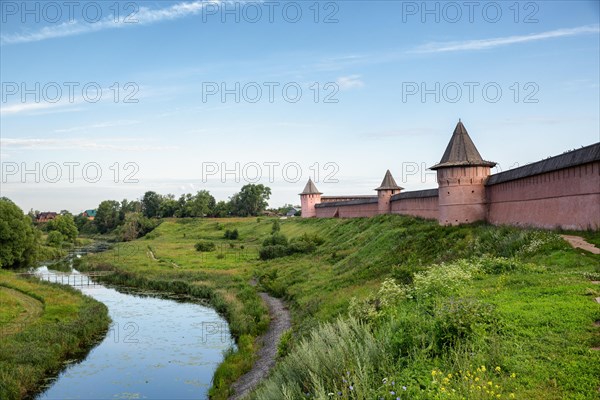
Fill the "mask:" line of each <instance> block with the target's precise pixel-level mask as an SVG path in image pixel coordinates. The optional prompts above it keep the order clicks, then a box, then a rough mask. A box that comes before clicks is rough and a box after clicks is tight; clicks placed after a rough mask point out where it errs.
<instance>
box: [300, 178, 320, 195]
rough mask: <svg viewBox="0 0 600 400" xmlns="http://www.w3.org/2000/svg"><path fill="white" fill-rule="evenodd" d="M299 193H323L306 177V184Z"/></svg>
mask: <svg viewBox="0 0 600 400" xmlns="http://www.w3.org/2000/svg"><path fill="white" fill-rule="evenodd" d="M300 194H323V193H321V192H319V189H317V187H316V186H315V184H314V183H313V181H312V179H311V178H308V182H306V186H304V190H303V191H302V193H300Z"/></svg>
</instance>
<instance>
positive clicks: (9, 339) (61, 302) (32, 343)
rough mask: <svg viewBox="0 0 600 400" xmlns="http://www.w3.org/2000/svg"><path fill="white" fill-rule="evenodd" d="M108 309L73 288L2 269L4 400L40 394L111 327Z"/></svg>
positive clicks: (0, 388) (0, 373)
mask: <svg viewBox="0 0 600 400" xmlns="http://www.w3.org/2000/svg"><path fill="white" fill-rule="evenodd" d="M109 322H110V320H109V318H108V311H107V309H106V307H105V306H104V305H103V304H102V303H99V302H97V301H95V300H93V299H91V298H90V297H87V296H84V295H82V294H81V293H80V292H79V291H77V290H75V289H72V288H70V287H65V286H60V285H55V284H50V283H46V282H39V281H37V280H34V279H31V280H27V279H23V278H18V277H17V276H16V275H15V274H13V273H12V272H7V271H2V270H0V398H2V399H19V398H22V397H25V396H30V395H32V394H34V393H35V392H37V391H38V390H39V389H40V387H41V385H42V383H43V381H44V378H47V377H48V376H51V375H54V374H56V373H57V372H58V371H59V370H60V369H62V368H63V367H64V364H63V362H64V361H66V360H70V359H74V358H78V357H81V356H83V355H84V354H85V353H86V352H87V351H89V349H90V347H91V346H92V344H93V343H95V342H96V341H97V340H98V339H99V338H101V337H102V336H103V335H104V333H105V332H106V330H107V329H108V325H109Z"/></svg>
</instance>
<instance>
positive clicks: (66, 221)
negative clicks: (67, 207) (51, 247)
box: [47, 214, 79, 242]
mask: <svg viewBox="0 0 600 400" xmlns="http://www.w3.org/2000/svg"><path fill="white" fill-rule="evenodd" d="M47 228H48V232H52V231H56V232H59V233H60V234H62V236H63V237H64V238H65V239H67V240H68V241H70V242H75V239H77V235H78V234H79V231H78V230H77V226H76V225H75V221H74V220H73V216H72V215H71V214H63V215H58V216H57V217H56V218H54V219H53V220H51V221H49V222H48V225H47Z"/></svg>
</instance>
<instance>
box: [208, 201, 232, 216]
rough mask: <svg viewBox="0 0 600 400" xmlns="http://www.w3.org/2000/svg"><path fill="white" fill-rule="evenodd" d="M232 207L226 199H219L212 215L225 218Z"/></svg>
mask: <svg viewBox="0 0 600 400" xmlns="http://www.w3.org/2000/svg"><path fill="white" fill-rule="evenodd" d="M230 209H231V207H230V204H229V203H228V202H226V201H223V200H221V201H219V202H218V203H217V204H215V208H214V209H213V212H212V216H213V217H217V218H223V217H226V216H228V215H229V213H230V212H231V211H230Z"/></svg>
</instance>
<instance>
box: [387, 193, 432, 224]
mask: <svg viewBox="0 0 600 400" xmlns="http://www.w3.org/2000/svg"><path fill="white" fill-rule="evenodd" d="M392 214H402V215H412V216H413V217H421V218H427V219H437V218H438V198H437V196H435V197H419V198H413V199H402V200H395V201H392Z"/></svg>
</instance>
